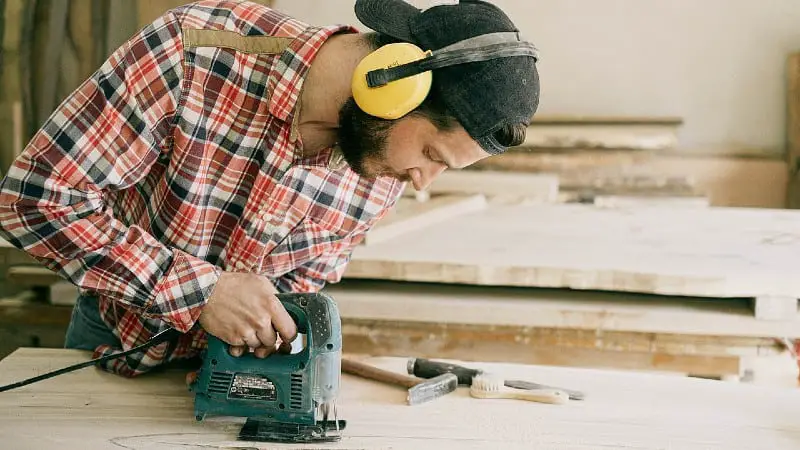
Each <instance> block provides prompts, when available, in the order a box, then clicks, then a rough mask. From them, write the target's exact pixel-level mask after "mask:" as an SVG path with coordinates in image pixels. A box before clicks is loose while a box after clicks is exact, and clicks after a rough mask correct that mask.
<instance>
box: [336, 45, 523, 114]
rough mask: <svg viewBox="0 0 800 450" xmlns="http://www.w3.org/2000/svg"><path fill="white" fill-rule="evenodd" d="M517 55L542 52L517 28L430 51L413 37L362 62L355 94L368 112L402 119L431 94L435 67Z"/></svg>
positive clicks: (388, 47) (356, 73)
mask: <svg viewBox="0 0 800 450" xmlns="http://www.w3.org/2000/svg"><path fill="white" fill-rule="evenodd" d="M511 56H530V57H533V58H536V59H538V58H539V52H538V50H537V49H536V47H535V46H534V45H533V44H531V43H529V42H525V41H522V40H521V39H520V37H519V34H518V33H515V32H502V33H489V34H484V35H480V36H475V37H472V38H469V39H465V40H463V41H459V42H456V43H454V44H452V45H449V46H447V47H443V48H441V49H439V50H436V51H435V52H430V51H428V52H424V51H422V49H420V48H419V47H417V46H415V45H413V44H409V43H395V44H389V45H385V46H383V47H381V48H379V49H378V50H376V51H374V52H372V53H370V54H369V55H368V56H367V57H365V58H364V59H363V60H362V61H361V62H360V63H359V65H358V66H357V67H356V70H355V73H354V74H353V81H352V90H353V97H354V99H355V101H356V103H357V104H358V105H359V107H360V108H361V109H363V110H364V111H365V112H366V113H367V114H370V115H372V116H376V117H381V118H384V119H397V118H399V117H402V116H404V115H405V114H408V112H410V111H412V110H413V109H414V108H416V107H417V106H419V105H420V104H421V103H422V102H423V101H424V100H425V97H427V95H428V92H429V91H430V87H431V84H432V75H431V71H432V70H434V69H438V68H442V67H448V66H453V65H457V64H464V63H469V62H477V61H487V60H490V59H497V58H506V57H511Z"/></svg>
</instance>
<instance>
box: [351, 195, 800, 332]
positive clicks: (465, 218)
mask: <svg viewBox="0 0 800 450" xmlns="http://www.w3.org/2000/svg"><path fill="white" fill-rule="evenodd" d="M798 230H800V212H798V211H791V210H766V209H757V208H754V209H750V208H668V207H661V208H597V207H593V206H588V205H572V204H571V205H548V204H539V205H489V207H488V208H487V209H486V210H484V211H481V212H476V213H471V214H466V215H462V216H460V217H459V218H458V220H452V221H445V222H440V223H438V224H435V225H433V226H431V227H429V228H427V229H426V230H425V231H424V233H422V232H415V233H409V234H407V235H404V236H399V237H398V238H397V239H395V240H394V241H392V242H387V243H384V244H380V245H375V246H372V247H364V248H358V249H356V250H355V252H354V253H353V258H352V261H351V263H350V265H349V266H348V268H347V271H346V272H345V277H348V278H371V279H386V280H398V281H422V282H438V283H457V284H474V285H498V286H529V287H560V288H573V289H591V290H607V291H626V292H642V293H652V294H662V295H687V296H698V297H719V298H726V297H769V296H777V297H793V298H795V299H796V298H798V297H800V278H798V277H797V274H796V270H795V268H796V267H800V232H799V231H798ZM476 237H479V238H476ZM791 319H794V317H791Z"/></svg>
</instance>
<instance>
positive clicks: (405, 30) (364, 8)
mask: <svg viewBox="0 0 800 450" xmlns="http://www.w3.org/2000/svg"><path fill="white" fill-rule="evenodd" d="M355 13H356V17H357V18H358V20H359V21H361V23H363V24H364V25H366V26H367V27H369V28H371V29H373V30H375V31H377V32H379V33H383V34H388V35H389V36H392V37H394V38H396V39H399V40H401V41H405V42H412V43H413V42H414V37H413V35H412V34H411V20H412V19H413V18H414V17H416V16H417V15H419V13H420V10H419V9H417V8H416V7H414V5H412V4H410V3H408V2H406V1H404V0H356V5H355Z"/></svg>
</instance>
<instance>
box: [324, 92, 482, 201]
mask: <svg viewBox="0 0 800 450" xmlns="http://www.w3.org/2000/svg"><path fill="white" fill-rule="evenodd" d="M339 126H340V131H339V146H340V147H341V149H342V153H343V155H344V157H345V159H346V160H347V162H348V164H349V165H350V167H351V168H353V170H355V171H356V172H357V173H358V174H359V175H362V176H365V177H369V178H374V177H378V176H391V177H394V178H396V179H398V180H401V181H410V182H411V183H412V184H413V186H414V188H415V189H416V190H424V189H426V188H427V187H428V186H429V185H430V184H431V183H432V182H433V180H435V179H436V177H437V176H439V174H441V173H442V172H443V171H444V170H445V169H461V168H464V167H467V166H469V165H471V164H474V163H476V162H477V161H480V160H481V159H483V158H486V157H488V156H489V154H488V153H486V152H485V151H484V150H483V149H482V148H481V147H480V146H479V145H478V143H477V142H475V140H473V139H472V137H470V135H469V134H468V133H467V132H466V130H464V128H463V127H461V126H460V125H458V124H456V125H454V126H453V127H451V128H450V129H448V130H440V129H438V128H437V127H436V125H434V124H433V123H432V122H431V121H430V120H429V119H427V118H426V117H423V116H415V115H408V116H405V117H403V118H401V119H398V120H394V121H388V120H383V119H379V118H374V117H372V116H369V115H368V114H366V113H364V112H363V111H362V110H361V109H360V108H358V107H357V106H355V104H354V102H348V103H347V104H346V105H345V107H344V108H343V109H342V114H341V116H340V123H339Z"/></svg>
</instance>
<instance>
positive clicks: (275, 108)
mask: <svg viewBox="0 0 800 450" xmlns="http://www.w3.org/2000/svg"><path fill="white" fill-rule="evenodd" d="M341 32H352V33H356V32H358V30H356V29H355V28H354V27H352V26H349V25H330V26H326V27H316V26H310V27H308V28H306V29H305V30H304V31H303V32H302V33H301V34H300V35H298V36H297V38H295V39H294V40H293V41H292V42H291V43H290V44H289V46H288V47H286V49H285V50H284V51H283V53H281V55H280V57H279V58H277V60H276V61H275V63H274V64H273V67H272V73H271V76H270V79H271V81H270V83H271V84H272V86H271V88H272V95H271V97H270V101H269V112H270V114H271V115H272V116H273V117H276V118H278V119H280V120H282V121H284V122H286V123H290V124H291V136H290V139H291V141H292V142H295V141H296V140H297V136H298V133H299V131H298V129H297V127H298V123H297V121H298V120H299V118H300V101H299V100H300V93H301V92H302V89H303V82H304V81H305V79H306V75H307V74H308V69H309V68H310V67H311V63H312V62H313V61H314V58H315V57H316V55H317V52H319V49H320V48H321V47H322V44H324V43H325V42H326V41H327V40H328V38H330V37H331V36H332V35H334V34H336V33H341Z"/></svg>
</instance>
